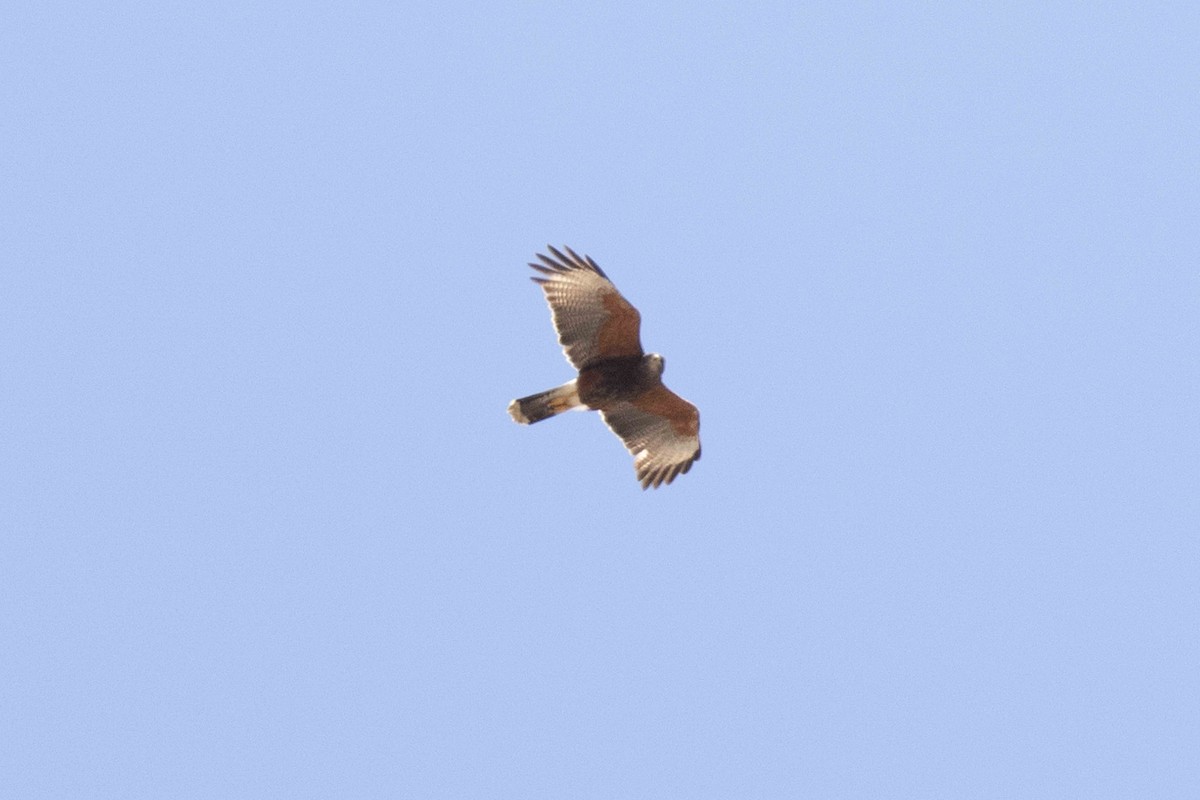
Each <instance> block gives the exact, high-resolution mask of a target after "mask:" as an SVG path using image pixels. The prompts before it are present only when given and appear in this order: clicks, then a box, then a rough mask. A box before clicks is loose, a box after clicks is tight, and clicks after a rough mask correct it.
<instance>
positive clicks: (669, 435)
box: [508, 246, 700, 489]
mask: <svg viewBox="0 0 1200 800" xmlns="http://www.w3.org/2000/svg"><path fill="white" fill-rule="evenodd" d="M548 247H549V246H548ZM564 249H565V250H566V251H567V254H566V255H563V254H562V253H560V252H559V251H558V250H556V249H554V248H553V247H549V250H550V252H551V253H553V254H554V257H553V258H551V257H549V256H545V255H542V254H541V253H538V254H537V257H538V260H539V261H541V262H542V263H541V264H532V263H531V264H530V265H529V266H531V267H533V268H534V269H535V270H537V271H538V272H540V273H542V275H544V276H545V277H542V276H535V277H533V278H532V280H533V281H534V282H535V283H537V284H539V285H540V286H541V287H542V291H543V292H545V293H546V302H547V303H549V305H550V313H551V316H552V317H553V318H554V327H555V328H556V329H557V330H558V342H559V344H561V345H562V347H563V352H564V353H566V356H567V360H568V361H570V362H571V364H572V366H574V367H575V369H577V370H579V375H578V376H577V377H576V378H574V379H573V380H570V381H567V382H566V383H564V384H563V385H562V386H559V387H558V388H556V389H550V390H549V391H545V392H539V393H538V394H534V395H530V396H529V397H522V398H521V399H519V400H513V401H512V402H511V403H509V404H508V413H509V414H511V415H512V418H513V419H514V420H516V421H517V422H519V423H521V424H522V425H532V424H533V423H535V422H541V421H542V420H544V419H547V418H549V417H553V416H554V415H556V414H561V413H562V412H564V411H570V410H571V409H576V408H577V409H583V410H589V409H590V410H593V411H599V412H600V416H601V418H602V419H603V420H604V423H605V424H606V425H608V427H609V428H610V429H611V430H612V432H613V433H615V434H616V435H617V436H618V437H620V439H621V441H622V442H624V443H625V447H626V448H628V449H629V452H631V453H633V466H634V469H635V470H636V471H637V478H638V480H639V481H641V483H642V488H643V489H647V488H649V487H651V486H653V487H654V488H656V489H657V488H658V487H659V486H661V485H662V484H664V483H670V482H671V481H673V480H675V476H676V475H680V474H682V473H684V472H687V471H688V470H689V469H691V468H692V463H693V462H694V461H697V460H699V458H700V412H699V411H697V410H696V407H695V406H694V405H692V404H691V403H689V402H688V401H686V400H684V399H683V398H682V397H680V396H679V395H677V394H675V393H674V392H672V391H671V390H670V389H668V388H667V387H666V386H663V382H662V373H663V367H664V365H665V361H664V360H663V357H662V356H660V355H659V354H658V353H645V352H643V351H642V342H641V339H640V337H639V335H638V328H639V326H640V325H641V315H639V314H638V312H637V309H636V308H634V307H633V306H631V305H630V304H629V301H628V300H626V299H625V298H624V297H622V296H621V293H620V292H618V291H617V287H616V286H614V285H613V283H612V281H610V280H609V279H608V276H607V275H605V274H604V270H602V269H600V267H598V266H597V265H596V262H595V261H593V260H592V259H591V258H590V257H589V256H584V257H583V258H580V257H579V256H577V255H576V254H575V251H573V250H572V249H571V248H569V247H567V248H564Z"/></svg>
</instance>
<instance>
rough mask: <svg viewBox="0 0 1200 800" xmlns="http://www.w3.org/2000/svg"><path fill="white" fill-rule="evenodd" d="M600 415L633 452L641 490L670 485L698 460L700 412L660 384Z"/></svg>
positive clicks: (601, 412)
mask: <svg viewBox="0 0 1200 800" xmlns="http://www.w3.org/2000/svg"><path fill="white" fill-rule="evenodd" d="M600 416H601V417H603V418H604V423H605V424H606V425H608V427H609V428H611V429H612V431H613V433H615V434H616V435H617V436H619V437H621V441H623V442H624V443H625V447H626V448H628V449H629V452H631V453H633V467H634V469H635V470H637V477H638V480H639V481H641V482H642V488H643V489H646V488H649V487H651V486H653V487H654V488H656V489H657V488H658V487H659V486H660V485H662V484H664V483H670V482H671V481H673V480H675V476H676V475H682V474H683V473H685V472H687V471H688V470H689V469H691V468H692V463H693V462H695V461H698V460H699V459H700V412H699V411H697V410H696V407H695V406H694V405H692V404H691V403H689V402H688V401H687V400H684V399H683V398H682V397H680V396H679V395H677V394H675V393H674V392H672V391H671V390H670V389H668V388H667V387H665V386H663V385H662V384H659V385H658V386H655V387H654V388H652V389H649V390H648V391H645V392H642V394H640V395H638V396H637V397H635V398H634V399H633V400H630V401H623V402H620V403H614V404H613V405H611V406H610V407H608V408H604V409H601V411H600Z"/></svg>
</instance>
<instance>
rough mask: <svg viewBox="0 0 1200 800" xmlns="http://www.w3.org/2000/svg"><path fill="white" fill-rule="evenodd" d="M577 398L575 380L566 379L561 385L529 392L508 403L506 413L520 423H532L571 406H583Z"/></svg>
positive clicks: (566, 409)
mask: <svg viewBox="0 0 1200 800" xmlns="http://www.w3.org/2000/svg"><path fill="white" fill-rule="evenodd" d="M585 407H586V406H584V405H583V403H582V402H581V401H580V399H579V391H578V390H577V389H576V388H575V381H568V382H567V383H564V384H563V385H562V386H559V387H557V388H554V389H550V390H549V391H545V392H538V393H537V394H531V395H529V397H522V398H521V399H520V400H513V401H512V402H511V403H509V404H508V413H509V414H510V415H512V418H513V419H514V420H515V421H517V422H519V423H521V424H522V425H532V424H533V423H535V422H541V421H542V420H544V419H549V418H550V417H553V416H554V415H555V414H561V413H563V412H564V411H570V410H571V409H573V408H585Z"/></svg>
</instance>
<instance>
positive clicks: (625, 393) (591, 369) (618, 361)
mask: <svg viewBox="0 0 1200 800" xmlns="http://www.w3.org/2000/svg"><path fill="white" fill-rule="evenodd" d="M656 383H658V380H657V376H655V375H654V374H652V373H651V372H650V370H649V369H647V368H646V366H645V364H644V359H643V356H631V357H627V358H608V359H605V360H604V361H598V362H596V363H593V364H588V365H587V366H586V367H584V368H583V369H581V370H580V371H579V379H578V381H577V383H576V384H575V385H576V388H578V390H579V399H580V400H582V401H583V402H584V404H585V405H587V406H588V407H589V408H593V409H599V408H604V407H605V406H607V405H609V404H611V403H616V402H620V401H622V400H631V399H633V398H634V397H637V396H638V395H639V394H641V393H642V392H644V391H646V390H647V389H649V388H651V387H653V386H654V385H655V384H656Z"/></svg>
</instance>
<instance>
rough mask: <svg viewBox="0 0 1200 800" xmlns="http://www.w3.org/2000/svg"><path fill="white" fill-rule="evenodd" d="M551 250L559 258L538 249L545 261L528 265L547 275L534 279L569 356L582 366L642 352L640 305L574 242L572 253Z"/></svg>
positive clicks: (568, 357) (569, 251) (574, 363)
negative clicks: (575, 247) (577, 250)
mask: <svg viewBox="0 0 1200 800" xmlns="http://www.w3.org/2000/svg"><path fill="white" fill-rule="evenodd" d="M547 246H548V245H547ZM548 247H549V246H548ZM549 249H550V252H551V253H553V254H554V256H555V257H554V258H550V257H549V256H544V255H542V254H541V253H538V254H537V257H538V259H539V260H540V261H541V262H542V263H541V264H530V265H529V266H531V267H533V268H534V269H536V270H537V271H538V272H541V273H543V274H544V275H546V276H547V277H545V278H541V277H536V278H534V279H533V280H534V281H535V282H536V283H538V284H541V287H542V291H544V292H545V293H546V302H547V303H549V304H550V313H551V316H553V318H554V327H555V329H556V330H557V331H558V342H559V344H561V345H562V348H563V352H564V353H566V355H567V360H568V361H570V362H571V364H573V365H574V367H575V368H576V369H583V368H584V367H586V366H588V365H589V364H591V363H593V362H596V361H601V360H604V359H606V358H619V357H621V356H641V355H642V342H641V339H640V338H639V336H638V329H639V327H640V326H641V321H642V318H641V316H640V315H639V314H638V312H637V309H636V308H634V307H633V306H631V305H630V304H629V301H628V300H626V299H625V298H624V297H622V296H621V293H620V292H618V291H617V287H616V286H613V284H612V281H610V280H609V279H608V276H607V275H605V274H604V271H603V270H601V269H600V267H598V266H596V262H595V261H592V259H591V257H590V256H584V257H583V258H580V257H579V256H577V255H576V254H575V251H574V250H572V249H571V248H569V247H568V248H566V251H567V253H568V255H563V254H562V253H560V252H559V251H558V250H556V249H555V248H553V247H550V248H549Z"/></svg>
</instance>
